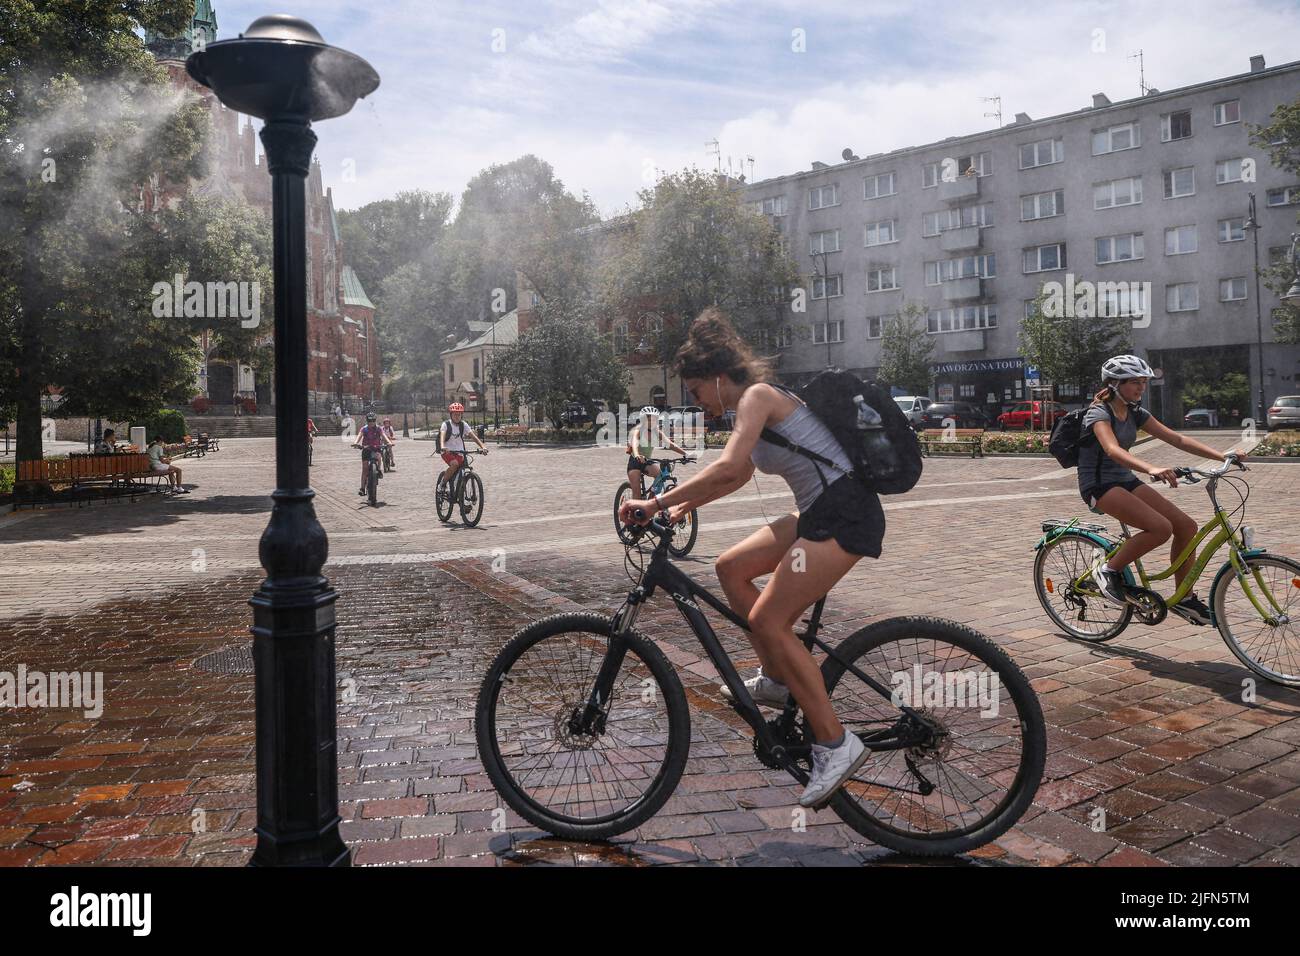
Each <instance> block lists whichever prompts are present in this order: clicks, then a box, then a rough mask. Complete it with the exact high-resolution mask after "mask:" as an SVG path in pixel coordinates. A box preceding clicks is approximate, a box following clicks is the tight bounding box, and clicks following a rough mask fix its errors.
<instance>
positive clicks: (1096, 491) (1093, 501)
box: [1079, 478, 1142, 508]
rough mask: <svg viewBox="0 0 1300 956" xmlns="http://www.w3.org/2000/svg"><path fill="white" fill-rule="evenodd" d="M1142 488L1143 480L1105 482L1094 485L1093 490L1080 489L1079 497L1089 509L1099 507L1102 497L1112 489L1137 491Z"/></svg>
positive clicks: (1130, 479)
mask: <svg viewBox="0 0 1300 956" xmlns="http://www.w3.org/2000/svg"><path fill="white" fill-rule="evenodd" d="M1141 487H1142V479H1141V478H1129V479H1126V480H1125V481H1103V482H1102V483H1101V484H1099V485H1093V486H1092V487H1091V488H1080V489H1079V497H1080V498H1082V499H1083V503H1084V504H1085V505H1087V506H1088V507H1089V508H1095V507H1097V502H1099V501H1101V496H1102V495H1104V494H1105V493H1106V492H1108V491H1110V490H1111V489H1112V488H1123V489H1124V490H1125V491H1135V490H1136V489H1138V488H1141Z"/></svg>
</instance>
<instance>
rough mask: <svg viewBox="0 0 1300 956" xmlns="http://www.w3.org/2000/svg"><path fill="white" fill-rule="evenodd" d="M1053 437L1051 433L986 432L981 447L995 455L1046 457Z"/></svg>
mask: <svg viewBox="0 0 1300 956" xmlns="http://www.w3.org/2000/svg"><path fill="white" fill-rule="evenodd" d="M1051 437H1052V436H1051V434H1050V433H1049V432H995V433H989V432H985V433H984V438H983V442H982V444H981V447H982V448H983V450H984V451H985V452H986V453H987V452H992V453H994V454H997V453H998V452H1001V453H1003V454H1014V455H1025V454H1029V455H1035V454H1039V455H1046V454H1048V451H1047V442H1048V440H1049V439H1050V438H1051Z"/></svg>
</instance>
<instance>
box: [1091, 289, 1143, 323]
mask: <svg viewBox="0 0 1300 956" xmlns="http://www.w3.org/2000/svg"><path fill="white" fill-rule="evenodd" d="M1117 287H1118V288H1117ZM1146 313H1147V306H1146V297H1145V296H1144V295H1143V294H1142V286H1141V284H1139V283H1137V282H1099V283H1097V314H1098V315H1100V316H1103V317H1106V318H1117V317H1120V316H1123V317H1125V318H1133V317H1135V316H1143V315H1146Z"/></svg>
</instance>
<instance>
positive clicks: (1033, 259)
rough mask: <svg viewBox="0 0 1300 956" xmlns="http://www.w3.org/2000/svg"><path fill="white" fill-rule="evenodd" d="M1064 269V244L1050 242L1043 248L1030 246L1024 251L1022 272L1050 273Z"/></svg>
mask: <svg viewBox="0 0 1300 956" xmlns="http://www.w3.org/2000/svg"><path fill="white" fill-rule="evenodd" d="M1064 268H1065V243H1063V242H1051V243H1048V244H1047V245H1045V246H1032V247H1030V248H1028V249H1026V250H1025V251H1024V271H1025V272H1026V273H1029V272H1050V271H1051V270H1053V269H1064Z"/></svg>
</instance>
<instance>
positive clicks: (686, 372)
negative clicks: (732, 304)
mask: <svg viewBox="0 0 1300 956" xmlns="http://www.w3.org/2000/svg"><path fill="white" fill-rule="evenodd" d="M677 373H678V374H679V375H680V376H681V377H682V378H684V379H686V378H710V377H712V376H716V375H726V376H728V377H729V378H730V379H731V380H732V381H733V382H735V383H736V384H737V385H750V384H752V383H754V382H766V381H768V379H769V377H770V375H771V366H770V365H769V364H768V362H767V361H766V360H764V359H761V358H759V357H758V356H756V355H755V354H754V351H753V349H751V348H750V347H749V344H748V343H747V342H745V340H744V339H742V338H741V337H740V333H739V332H737V331H736V327H735V326H734V325H732V324H731V320H730V319H728V318H727V316H726V315H725V314H724V313H723V312H722V310H721V309H719V308H716V307H713V306H711V307H709V308H707V309H705V310H704V311H703V312H701V313H700V314H699V316H698V317H697V318H696V319H695V321H694V322H692V323H691V328H690V332H689V333H688V334H687V337H686V341H685V343H683V344H682V347H681V348H680V349H679V350H678V351H677Z"/></svg>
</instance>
